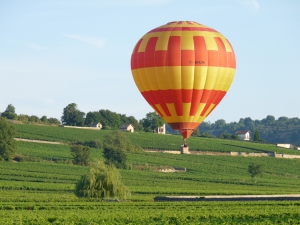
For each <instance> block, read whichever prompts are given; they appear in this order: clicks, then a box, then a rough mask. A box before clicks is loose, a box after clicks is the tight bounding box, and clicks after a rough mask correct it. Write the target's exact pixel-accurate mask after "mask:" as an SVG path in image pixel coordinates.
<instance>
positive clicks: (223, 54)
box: [215, 37, 227, 67]
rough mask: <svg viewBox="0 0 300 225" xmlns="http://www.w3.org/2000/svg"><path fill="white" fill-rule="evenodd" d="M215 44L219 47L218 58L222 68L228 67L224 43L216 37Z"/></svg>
mask: <svg viewBox="0 0 300 225" xmlns="http://www.w3.org/2000/svg"><path fill="white" fill-rule="evenodd" d="M215 42H216V44H217V46H218V58H219V65H218V66H220V67H227V54H226V48H225V45H224V42H223V41H222V39H221V38H220V37H215Z"/></svg>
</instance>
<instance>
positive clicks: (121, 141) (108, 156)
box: [103, 130, 131, 169]
mask: <svg viewBox="0 0 300 225" xmlns="http://www.w3.org/2000/svg"><path fill="white" fill-rule="evenodd" d="M130 147H131V143H130V140H129V139H128V138H127V136H126V135H125V134H124V132H122V131H120V130H116V131H113V132H111V133H110V134H108V135H107V136H106V137H105V139H104V142H103V157H104V158H105V163H106V164H114V165H115V166H116V167H117V168H123V169H124V168H126V161H127V152H128V151H130Z"/></svg>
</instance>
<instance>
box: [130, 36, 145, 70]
mask: <svg viewBox="0 0 300 225" xmlns="http://www.w3.org/2000/svg"><path fill="white" fill-rule="evenodd" d="M142 41H143V39H140V40H139V42H138V43H137V44H136V46H135V48H134V50H133V53H132V56H131V68H138V66H137V56H138V50H139V47H140V45H141V43H142Z"/></svg>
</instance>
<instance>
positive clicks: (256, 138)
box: [253, 130, 260, 141]
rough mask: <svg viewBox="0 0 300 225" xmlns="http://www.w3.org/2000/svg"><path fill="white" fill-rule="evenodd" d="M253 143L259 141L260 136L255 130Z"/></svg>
mask: <svg viewBox="0 0 300 225" xmlns="http://www.w3.org/2000/svg"><path fill="white" fill-rule="evenodd" d="M253 141H260V136H259V132H258V130H255V132H254V137H253Z"/></svg>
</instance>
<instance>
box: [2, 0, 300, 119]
mask: <svg viewBox="0 0 300 225" xmlns="http://www.w3.org/2000/svg"><path fill="white" fill-rule="evenodd" d="M176 20H189V21H196V22H199V23H201V24H204V25H206V26H209V27H212V28H214V29H216V30H217V31H219V32H220V33H222V34H223V35H224V36H226V37H227V39H228V40H229V41H230V42H231V44H232V46H233V48H234V50H235V54H236V59H237V70H236V75H235V79H234V81H233V83H232V86H231V88H230V89H229V92H228V94H227V95H226V96H225V98H224V99H223V101H222V102H221V103H220V104H219V105H218V107H217V108H216V109H215V110H214V111H213V112H212V113H211V114H210V115H209V117H208V118H207V119H206V120H205V121H210V122H214V121H215V120H217V119H224V120H226V122H232V121H238V120H239V119H240V118H245V117H251V118H252V119H263V118H265V117H266V116H267V115H273V116H275V118H276V119H277V118H278V117H280V116H287V117H290V118H291V117H299V115H300V106H299V97H300V69H299V65H300V29H299V28H300V1H298V0H287V1H283V0H272V1H269V0H226V1H224V0H210V1H204V0H187V1H182V0H181V1H180V0H109V1H104V0H98V1H93V0H90V1H78V0H43V1H37V0H26V1H21V0H14V1H8V0H7V1H5V0H0V77H1V80H0V85H1V86H0V112H3V111H4V110H5V109H6V107H7V105H8V104H12V105H14V106H15V108H16V113H17V114H28V115H36V116H39V117H41V116H43V115H46V116H47V117H55V118H57V119H60V117H61V116H62V112H63V108H64V107H66V106H67V105H68V104H69V103H76V104H77V106H78V108H79V109H80V110H81V111H84V112H85V113H87V112H90V111H97V110H100V109H109V110H111V111H114V112H117V113H122V114H126V115H127V116H131V115H132V116H134V117H135V118H137V119H142V118H144V117H145V115H146V113H148V112H150V111H153V110H152V108H151V107H150V106H148V103H147V102H146V101H145V100H144V98H143V97H142V96H141V94H140V93H139V91H138V89H137V88H136V86H135V83H134V81H133V79H132V75H131V70H130V57H131V52H132V50H133V47H134V46H135V44H136V42H137V41H138V40H139V38H140V37H141V36H143V35H144V34H145V33H146V32H148V31H149V30H151V29H153V28H156V27H158V26H160V25H163V24H165V23H167V22H171V21H176Z"/></svg>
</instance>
